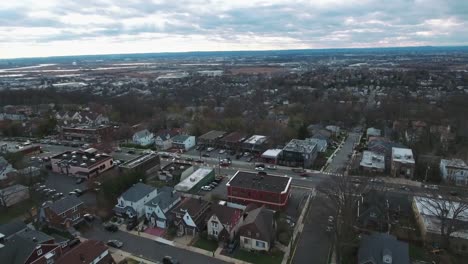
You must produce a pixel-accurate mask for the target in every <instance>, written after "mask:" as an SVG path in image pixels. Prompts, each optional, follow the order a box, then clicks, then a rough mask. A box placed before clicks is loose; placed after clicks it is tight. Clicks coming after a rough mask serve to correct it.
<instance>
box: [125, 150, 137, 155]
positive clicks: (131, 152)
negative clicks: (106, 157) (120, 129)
mask: <svg viewBox="0 0 468 264" xmlns="http://www.w3.org/2000/svg"><path fill="white" fill-rule="evenodd" d="M127 153H128V154H135V153H136V152H135V151H133V150H129V151H127Z"/></svg>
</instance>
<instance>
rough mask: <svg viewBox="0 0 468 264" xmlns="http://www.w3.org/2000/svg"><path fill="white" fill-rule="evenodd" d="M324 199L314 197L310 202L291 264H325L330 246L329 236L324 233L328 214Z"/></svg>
mask: <svg viewBox="0 0 468 264" xmlns="http://www.w3.org/2000/svg"><path fill="white" fill-rule="evenodd" d="M324 202H326V201H325V200H324V198H321V197H319V196H315V197H314V198H313V200H312V201H311V202H310V208H309V212H308V214H307V216H306V218H305V221H304V229H303V231H302V233H301V235H300V237H299V242H298V243H297V247H296V252H295V254H294V258H293V260H292V263H295V264H310V263H314V264H325V263H327V260H328V254H329V251H330V246H331V238H330V234H329V233H327V232H326V231H325V228H326V225H327V219H328V215H329V213H328V212H327V210H326V208H325V207H324V206H323V204H324Z"/></svg>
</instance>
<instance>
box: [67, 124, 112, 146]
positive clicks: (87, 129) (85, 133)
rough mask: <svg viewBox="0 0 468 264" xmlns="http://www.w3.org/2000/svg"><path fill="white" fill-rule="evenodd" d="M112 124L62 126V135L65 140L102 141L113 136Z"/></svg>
mask: <svg viewBox="0 0 468 264" xmlns="http://www.w3.org/2000/svg"><path fill="white" fill-rule="evenodd" d="M112 132H113V129H112V127H111V126H105V125H99V126H88V125H79V126H74V127H62V129H61V136H62V138H63V139H65V140H70V141H72V140H76V141H81V142H90V143H100V142H102V141H104V140H106V139H108V138H111V137H112Z"/></svg>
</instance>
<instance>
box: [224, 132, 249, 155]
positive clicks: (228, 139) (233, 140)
mask: <svg viewBox="0 0 468 264" xmlns="http://www.w3.org/2000/svg"><path fill="white" fill-rule="evenodd" d="M245 139H247V134H245V133H242V132H237V131H234V132H231V133H229V134H228V135H226V136H224V137H223V138H222V139H220V148H224V149H229V150H236V151H238V150H240V149H242V142H244V140H245Z"/></svg>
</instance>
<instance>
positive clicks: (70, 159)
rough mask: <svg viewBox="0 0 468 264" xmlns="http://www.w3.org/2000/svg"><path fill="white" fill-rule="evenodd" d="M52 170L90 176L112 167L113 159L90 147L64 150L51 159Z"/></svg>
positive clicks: (72, 174)
mask: <svg viewBox="0 0 468 264" xmlns="http://www.w3.org/2000/svg"><path fill="white" fill-rule="evenodd" d="M50 161H51V166H52V171H54V172H56V173H62V174H65V175H71V176H75V177H80V178H91V177H94V176H97V175H98V174H100V173H102V172H104V171H106V170H108V169H110V168H112V167H113V166H114V160H113V159H112V157H111V156H109V155H107V154H104V153H97V150H96V149H93V148H90V149H87V150H84V151H81V150H77V151H65V152H63V153H61V154H58V155H55V156H53V157H52V158H51V159H50Z"/></svg>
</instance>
